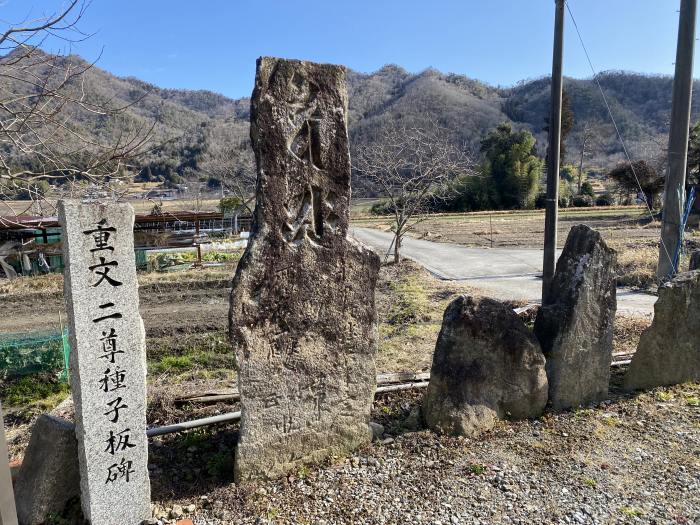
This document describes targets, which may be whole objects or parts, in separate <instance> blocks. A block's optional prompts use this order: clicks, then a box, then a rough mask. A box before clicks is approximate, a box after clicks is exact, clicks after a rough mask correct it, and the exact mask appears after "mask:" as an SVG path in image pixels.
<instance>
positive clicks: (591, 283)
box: [535, 225, 617, 410]
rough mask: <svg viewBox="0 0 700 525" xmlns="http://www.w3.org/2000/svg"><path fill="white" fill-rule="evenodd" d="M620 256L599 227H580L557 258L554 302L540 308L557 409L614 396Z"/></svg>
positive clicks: (540, 334)
mask: <svg viewBox="0 0 700 525" xmlns="http://www.w3.org/2000/svg"><path fill="white" fill-rule="evenodd" d="M615 259H616V254H615V251H614V250H612V249H610V248H608V246H607V245H606V244H605V241H604V240H603V238H602V237H601V235H600V233H598V232H597V231H595V230H593V229H591V228H589V227H588V226H585V225H578V226H574V227H573V228H572V229H571V231H570V232H569V236H568V237H567V239H566V244H565V245H564V250H563V252H562V254H561V256H560V257H559V260H558V261H557V268H556V272H555V275H554V280H553V281H552V285H551V286H552V288H551V290H550V297H551V303H550V304H547V305H544V306H542V307H541V308H540V310H539V312H538V314H537V319H536V321H535V335H536V336H537V338H538V339H539V341H540V344H541V345H542V350H543V352H544V355H545V357H546V359H547V378H548V380H549V402H550V405H551V406H552V408H553V409H554V410H565V409H568V408H575V407H578V406H582V405H588V404H591V403H597V402H600V401H603V400H604V399H606V398H607V396H608V387H609V383H610V365H611V363H612V342H613V325H614V321H615V311H616V310H617V296H616V279H615V275H614V271H615Z"/></svg>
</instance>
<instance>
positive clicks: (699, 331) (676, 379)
mask: <svg viewBox="0 0 700 525" xmlns="http://www.w3.org/2000/svg"><path fill="white" fill-rule="evenodd" d="M686 381H700V270H695V271H693V272H687V273H681V274H678V275H677V276H676V278H675V279H673V280H672V281H670V282H668V283H666V284H664V285H663V286H661V287H660V288H659V299H658V300H657V301H656V304H655V305H654V320H653V321H652V323H651V326H650V327H649V328H647V329H646V330H645V331H644V332H643V333H642V336H641V338H640V339H639V346H638V347H637V352H636V353H635V354H634V356H633V357H632V363H631V364H630V368H629V370H628V371H627V374H626V375H625V381H624V386H625V389H627V390H636V389H646V388H654V387H656V386H663V385H675V384H678V383H684V382H686Z"/></svg>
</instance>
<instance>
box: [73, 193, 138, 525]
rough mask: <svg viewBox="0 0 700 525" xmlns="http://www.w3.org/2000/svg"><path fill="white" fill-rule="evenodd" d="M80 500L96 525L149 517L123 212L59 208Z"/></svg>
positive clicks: (126, 208) (129, 234)
mask: <svg viewBox="0 0 700 525" xmlns="http://www.w3.org/2000/svg"><path fill="white" fill-rule="evenodd" d="M59 218H60V220H61V224H62V226H63V232H64V233H63V253H64V261H65V264H66V270H65V272H64V276H65V292H64V295H65V297H66V302H67V306H68V316H69V320H70V337H71V348H72V351H71V363H70V371H71V390H72V393H73V401H74V403H75V423H76V435H77V438H78V458H79V463H80V485H81V501H82V506H83V513H84V514H85V517H86V518H87V519H88V520H89V521H90V522H91V523H93V525H112V524H115V525H116V524H124V525H131V524H136V523H141V521H143V520H144V519H146V518H149V517H150V516H151V514H150V484H149V478H148V468H147V465H148V442H147V439H146V348H145V332H144V328H143V321H142V320H141V316H140V314H139V297H138V282H137V280H136V264H135V258H134V238H133V226H134V211H133V209H132V208H131V206H130V205H128V204H80V203H77V202H70V201H65V202H60V203H59Z"/></svg>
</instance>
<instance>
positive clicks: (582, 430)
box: [159, 385, 700, 525]
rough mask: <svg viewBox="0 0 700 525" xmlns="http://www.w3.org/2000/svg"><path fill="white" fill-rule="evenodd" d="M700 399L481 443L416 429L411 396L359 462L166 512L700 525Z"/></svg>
mask: <svg viewBox="0 0 700 525" xmlns="http://www.w3.org/2000/svg"><path fill="white" fill-rule="evenodd" d="M698 396H700V385H685V386H681V387H676V388H673V389H670V390H660V391H657V392H655V393H647V394H642V395H639V396H635V397H620V398H618V399H617V400H615V401H610V402H606V403H604V404H602V405H600V406H598V407H596V408H594V409H588V410H579V411H577V412H569V413H564V414H558V415H546V416H544V417H543V418H541V419H539V420H536V421H524V422H504V423H502V424H501V425H500V426H499V427H498V428H497V429H496V430H494V431H492V432H490V433H489V434H487V435H485V436H483V437H482V438H480V439H476V440H471V439H457V438H450V437H441V436H437V435H435V434H433V433H431V432H428V431H425V430H420V429H419V430H418V431H410V427H411V426H412V425H413V421H412V419H414V417H413V416H411V415H410V414H411V412H412V411H413V414H415V407H416V406H417V405H418V403H419V400H420V393H417V392H412V393H411V392H409V393H403V394H400V395H394V396H392V397H388V398H385V399H384V400H382V401H379V402H378V403H375V408H374V417H375V419H377V420H379V421H380V422H382V423H383V424H384V425H385V426H386V429H387V433H386V434H385V439H384V440H383V441H379V442H375V443H374V444H373V445H372V446H371V447H368V448H367V449H366V450H363V451H361V452H360V453H358V454H356V455H354V456H352V457H350V458H345V459H340V458H339V459H336V460H335V461H334V462H329V463H328V464H326V465H325V466H322V467H320V468H309V469H303V470H300V471H299V472H298V473H296V474H295V475H292V476H290V477H289V478H287V479H286V480H283V481H279V482H269V483H261V484H258V485H254V486H251V487H248V488H244V489H241V488H237V487H235V486H233V485H228V484H222V485H221V486H218V487H212V488H211V490H210V491H209V492H208V493H207V496H205V498H204V499H202V498H201V497H199V496H196V497H191V498H189V499H188V498H180V499H178V500H170V501H163V502H160V503H161V506H160V507H159V509H161V510H159V512H161V513H162V512H167V511H168V510H169V509H170V508H172V505H174V504H178V505H180V506H182V507H186V506H187V505H194V506H195V507H196V509H197V510H196V511H195V512H194V514H193V516H192V517H193V518H194V523H195V524H224V523H246V524H248V523H249V524H253V523H254V524H259V525H261V524H273V523H275V524H277V523H284V524H291V523H295V524H296V523H308V524H316V525H321V524H328V525H330V524H336V523H358V524H403V523H420V524H433V525H438V524H442V525H447V524H483V525H486V524H501V523H503V524H522V525H525V524H540V523H541V524H545V523H546V524H550V523H551V524H568V523H574V524H576V523H578V524H609V523H655V524H672V523H673V524H697V523H700V407H698V406H697V403H698ZM196 461H199V462H201V461H202V459H201V457H199V456H198V457H197V460H196ZM179 468H180V469H182V468H185V469H186V468H187V467H186V466H184V467H183V465H180V466H179ZM200 494H201V493H200ZM190 508H192V507H190ZM162 509H165V510H164V511H163V510H162Z"/></svg>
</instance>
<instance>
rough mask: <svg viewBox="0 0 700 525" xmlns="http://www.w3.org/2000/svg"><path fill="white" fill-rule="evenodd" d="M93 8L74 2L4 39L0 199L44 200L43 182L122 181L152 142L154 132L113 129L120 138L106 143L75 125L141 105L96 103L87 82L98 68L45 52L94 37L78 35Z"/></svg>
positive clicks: (0, 42)
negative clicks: (23, 195)
mask: <svg viewBox="0 0 700 525" xmlns="http://www.w3.org/2000/svg"><path fill="white" fill-rule="evenodd" d="M87 6H88V3H86V2H85V1H81V0H71V1H70V3H69V4H68V5H67V7H66V8H65V9H64V10H63V11H61V12H59V13H56V14H53V15H49V16H45V17H42V18H40V19H36V20H29V21H24V22H22V23H21V24H20V25H16V26H11V25H8V26H6V28H5V30H4V32H2V34H0V55H2V56H1V57H0V197H7V196H8V195H12V194H13V193H15V192H16V191H17V190H18V189H22V190H24V191H27V192H28V193H29V197H30V200H34V199H35V198H41V196H42V194H41V192H40V191H39V190H38V187H39V184H38V183H39V181H49V180H54V181H57V182H61V183H68V184H67V186H66V188H73V189H75V188H77V187H78V186H80V184H78V183H80V182H82V183H83V184H82V186H83V187H85V185H86V184H85V183H94V184H102V183H104V182H105V181H106V180H109V179H113V178H118V177H121V176H124V174H125V169H126V168H127V167H129V162H130V160H129V159H132V158H133V157H134V156H135V155H137V154H139V153H140V152H142V150H143V148H144V146H145V144H146V143H147V141H148V139H149V136H150V133H151V130H152V126H150V125H149V126H150V127H149V126H141V127H138V128H136V129H132V127H131V126H130V125H129V124H128V123H126V122H119V121H118V122H110V124H111V125H112V126H113V127H114V128H115V129H117V132H116V138H115V136H114V135H110V137H109V138H107V139H104V140H101V139H99V138H96V137H95V135H92V134H90V135H88V133H86V132H85V131H84V130H82V129H80V128H79V127H78V126H75V125H73V124H71V119H70V117H75V116H76V115H77V116H80V118H82V119H84V120H90V119H119V117H120V115H121V114H122V113H124V111H125V110H126V109H127V108H128V107H129V106H131V105H133V104H135V103H137V102H138V101H139V100H140V99H139V100H136V101H134V102H132V103H130V104H128V105H126V106H125V105H123V104H122V105H115V104H113V103H112V101H104V100H100V99H99V98H98V97H95V96H92V95H91V94H90V90H89V87H88V86H87V85H86V84H87V82H86V79H87V73H88V71H89V70H90V69H91V68H92V67H93V65H94V63H91V64H86V63H84V62H83V61H81V60H78V59H75V58H74V57H72V56H70V55H61V54H58V55H57V54H49V53H46V52H44V51H42V50H41V47H42V46H43V45H46V44H47V43H48V42H56V41H57V40H58V41H60V42H61V43H62V44H63V45H65V46H68V47H70V45H72V44H73V43H75V42H78V41H80V40H84V39H85V38H88V37H89V35H86V34H84V33H82V32H81V31H80V30H79V29H78V23H79V22H80V20H81V19H82V18H83V16H84V14H85V11H86V8H87ZM0 31H1V30H0ZM44 184H45V183H44Z"/></svg>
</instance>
